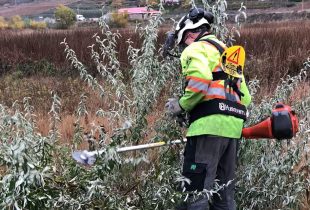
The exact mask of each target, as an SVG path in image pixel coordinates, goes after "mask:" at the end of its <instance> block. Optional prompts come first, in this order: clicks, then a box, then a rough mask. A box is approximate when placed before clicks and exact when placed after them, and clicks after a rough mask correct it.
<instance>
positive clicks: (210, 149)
mask: <svg viewBox="0 0 310 210" xmlns="http://www.w3.org/2000/svg"><path fill="white" fill-rule="evenodd" d="M187 140H188V141H187V144H186V147H185V152H184V164H183V176H185V177H187V178H188V179H190V180H191V183H190V184H186V186H185V187H186V190H187V191H195V190H197V191H202V190H203V189H207V190H211V189H213V187H214V183H215V180H218V184H219V185H222V184H227V183H228V182H229V181H232V183H230V184H229V185H228V186H227V187H225V188H224V189H222V190H220V191H219V195H217V194H214V195H213V196H212V202H210V201H211V200H210V199H209V198H208V197H207V196H203V197H202V198H199V199H198V200H196V201H194V202H192V203H188V204H186V207H185V208H184V207H183V208H180V209H187V210H209V209H210V210H235V209H236V204H235V200H234V188H235V181H234V180H235V169H236V155H237V152H236V147H237V139H231V138H225V137H218V136H211V135H202V136H195V137H189V138H187Z"/></svg>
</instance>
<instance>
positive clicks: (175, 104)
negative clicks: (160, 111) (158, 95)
mask: <svg viewBox="0 0 310 210" xmlns="http://www.w3.org/2000/svg"><path fill="white" fill-rule="evenodd" d="M165 109H166V110H167V111H168V112H169V114H171V115H172V116H174V117H175V116H178V115H179V114H181V113H182V112H183V109H182V108H181V106H180V104H179V99H177V98H169V99H168V102H167V103H166V105H165Z"/></svg>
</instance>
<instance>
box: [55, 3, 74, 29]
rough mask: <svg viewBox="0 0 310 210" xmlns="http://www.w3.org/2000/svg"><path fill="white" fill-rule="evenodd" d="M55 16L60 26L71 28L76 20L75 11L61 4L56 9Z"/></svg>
mask: <svg viewBox="0 0 310 210" xmlns="http://www.w3.org/2000/svg"><path fill="white" fill-rule="evenodd" d="M55 18H56V21H57V22H58V24H59V28H63V29H65V28H69V27H70V26H72V25H73V24H74V23H75V22H76V14H75V12H74V11H73V10H72V9H70V8H69V7H66V6H64V5H59V6H58V7H57V8H56V10H55Z"/></svg>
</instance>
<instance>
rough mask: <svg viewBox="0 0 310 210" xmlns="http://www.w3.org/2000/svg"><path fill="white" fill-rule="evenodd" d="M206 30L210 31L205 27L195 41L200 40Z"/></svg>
mask: <svg viewBox="0 0 310 210" xmlns="http://www.w3.org/2000/svg"><path fill="white" fill-rule="evenodd" d="M206 32H208V29H206V28H203V29H202V30H201V31H200V33H199V35H198V36H197V37H196V39H195V40H194V42H197V41H199V39H201V38H202V37H203V36H204V35H205V33H206Z"/></svg>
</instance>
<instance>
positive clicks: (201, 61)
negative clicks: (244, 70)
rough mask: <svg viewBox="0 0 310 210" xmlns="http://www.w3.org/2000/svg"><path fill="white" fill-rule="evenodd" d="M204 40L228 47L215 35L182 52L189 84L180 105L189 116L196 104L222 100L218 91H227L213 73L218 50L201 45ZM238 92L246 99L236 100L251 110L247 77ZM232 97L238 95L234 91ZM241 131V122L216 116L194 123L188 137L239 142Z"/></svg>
mask: <svg viewBox="0 0 310 210" xmlns="http://www.w3.org/2000/svg"><path fill="white" fill-rule="evenodd" d="M204 39H211V40H214V41H216V42H218V43H219V44H220V45H222V46H223V47H225V45H224V44H223V43H222V42H220V41H219V40H218V39H217V38H216V37H215V36H214V35H207V36H204V37H203V38H201V39H200V41H198V42H194V43H192V44H190V45H189V46H188V47H186V48H185V49H184V51H183V52H182V55H181V64H182V74H183V76H184V77H185V78H186V80H187V87H186V88H185V92H184V95H183V96H182V97H181V98H180V100H179V103H180V106H181V107H182V108H183V109H184V110H185V111H187V112H190V111H191V110H192V109H193V108H194V107H195V106H196V105H197V104H199V103H201V102H203V101H205V100H211V99H212V98H223V97H222V96H221V95H220V94H219V93H216V90H220V88H221V87H222V91H224V80H220V81H212V79H213V77H212V71H214V70H216V68H218V66H219V62H220V53H219V51H218V50H217V48H216V47H215V46H213V45H211V44H209V43H207V42H204V41H201V40H204ZM191 84H192V85H191ZM239 88H240V91H241V92H242V93H243V94H244V96H243V97H241V99H240V98H239V97H238V96H236V97H238V100H236V101H237V102H238V103H241V104H243V105H245V106H248V105H249V104H250V102H251V95H250V93H249V90H248V88H247V86H246V83H245V81H244V77H243V78H242V81H241V83H240V84H239ZM217 94H218V95H217ZM233 94H235V93H234V91H233ZM235 95H237V94H235ZM242 128H243V120H242V119H239V118H236V117H234V116H229V115H222V114H214V115H209V116H205V117H202V118H200V119H198V120H196V121H194V122H193V123H191V125H190V126H189V128H188V131H187V135H186V136H188V137H189V136H198V135H203V134H210V135H216V136H222V137H228V138H240V137H241V132H242Z"/></svg>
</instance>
